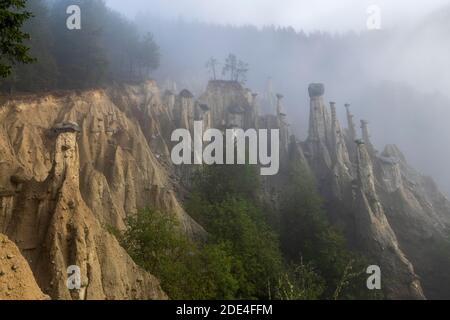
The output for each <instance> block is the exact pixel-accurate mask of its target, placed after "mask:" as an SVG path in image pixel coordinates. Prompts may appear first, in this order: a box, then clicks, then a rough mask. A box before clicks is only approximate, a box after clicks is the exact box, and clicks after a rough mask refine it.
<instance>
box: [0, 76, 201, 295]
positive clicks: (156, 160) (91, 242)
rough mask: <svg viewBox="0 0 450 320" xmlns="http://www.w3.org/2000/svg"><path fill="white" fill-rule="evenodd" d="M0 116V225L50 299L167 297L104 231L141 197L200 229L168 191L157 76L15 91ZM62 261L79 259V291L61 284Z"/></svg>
mask: <svg viewBox="0 0 450 320" xmlns="http://www.w3.org/2000/svg"><path fill="white" fill-rule="evenodd" d="M30 115H32V116H30ZM0 123H1V124H2V125H1V126H0V159H1V163H0V170H1V172H0V204H1V206H0V232H3V233H5V234H6V235H8V236H9V237H10V239H11V240H12V241H14V243H16V244H17V246H18V247H19V249H20V251H21V252H22V254H23V255H24V256H25V257H26V258H27V259H28V260H29V261H30V267H31V269H32V270H33V273H34V274H35V275H36V280H37V283H38V284H39V286H40V288H41V289H42V290H43V291H44V292H45V293H46V294H49V295H50V296H51V298H54V299H134V298H135V299H161V298H166V295H165V294H164V293H163V292H162V290H161V289H160V287H159V283H158V280H157V279H155V278H154V277H153V276H151V275H149V274H148V273H146V272H144V271H143V270H141V269H140V268H139V267H137V266H136V265H135V264H134V262H133V261H132V260H131V258H130V257H129V256H128V255H127V254H126V252H125V251H124V250H123V249H122V248H121V247H120V245H119V243H118V242H117V241H116V239H115V238H114V236H112V235H111V234H110V233H109V232H107V229H108V228H109V227H114V228H119V229H121V228H123V227H124V223H123V220H124V218H125V217H126V216H127V215H128V214H133V213H134V212H136V210H138V209H139V208H143V207H146V206H154V207H157V208H159V209H161V210H163V211H165V212H167V213H168V214H173V215H175V216H176V217H177V218H178V220H179V221H180V222H181V226H182V227H183V230H184V232H187V233H188V234H190V235H192V236H195V235H199V234H203V232H204V231H203V230H202V228H201V227H200V226H199V225H198V224H197V223H195V222H194V221H193V220H192V219H191V218H190V217H189V216H188V215H187V214H186V213H185V212H184V210H183V208H182V206H181V205H180V203H179V200H178V197H177V190H176V187H175V185H176V184H177V181H176V177H175V175H174V173H173V168H172V167H171V163H170V162H169V161H170V160H169V159H170V154H169V148H170V146H169V143H168V142H167V141H168V140H167V138H166V137H167V136H168V135H169V132H171V130H172V128H173V126H174V124H173V119H172V117H171V114H170V110H168V109H167V108H166V107H165V106H164V105H163V103H162V102H161V99H160V97H159V92H158V88H157V87H156V85H155V84H154V83H153V82H148V83H145V84H143V85H140V86H121V87H113V88H109V89H107V90H95V91H87V92H82V93H63V94H60V95H55V94H54V95H46V96H40V97H38V96H30V97H18V98H16V99H11V100H9V101H8V102H7V103H6V105H3V106H2V107H1V108H0ZM70 124H72V125H70ZM74 124H76V125H77V127H75V126H74ZM78 131H79V132H78ZM71 265H77V266H79V267H80V268H81V272H82V288H81V290H79V291H70V290H68V289H67V287H66V284H65V280H66V278H67V272H66V271H67V267H69V266H71Z"/></svg>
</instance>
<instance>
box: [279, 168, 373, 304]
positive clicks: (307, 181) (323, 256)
mask: <svg viewBox="0 0 450 320" xmlns="http://www.w3.org/2000/svg"><path fill="white" fill-rule="evenodd" d="M281 202H282V208H281V215H280V216H281V221H280V235H281V245H282V250H283V254H284V256H285V258H286V260H287V261H288V262H289V263H292V264H294V265H301V266H303V265H304V263H307V267H310V268H312V270H314V272H315V273H316V275H317V276H318V279H319V283H320V282H323V283H324V287H323V292H321V294H320V295H319V297H320V298H325V299H355V298H377V295H376V294H373V293H371V292H370V291H369V290H367V287H366V278H367V276H366V274H365V268H366V267H367V265H368V264H367V263H366V262H365V259H364V258H363V257H361V256H359V255H357V254H355V253H352V252H351V251H349V250H348V249H347V245H346V241H345V238H344V236H343V235H342V233H341V232H339V231H338V230H337V229H335V228H334V227H332V226H331V225H330V224H329V222H328V219H327V216H326V214H325V212H324V210H323V209H322V200H321V198H320V196H319V195H318V193H317V191H316V188H315V181H314V178H313V176H312V174H311V173H310V172H309V170H308V169H307V168H306V167H305V166H304V165H302V164H301V163H293V164H292V165H291V168H290V181H289V183H288V184H287V186H286V189H285V190H284V198H283V199H282V201H281ZM307 271H308V270H307ZM302 272H304V270H302ZM315 285H316V286H317V284H315ZM315 292H316V291H315Z"/></svg>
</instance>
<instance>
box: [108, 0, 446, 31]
mask: <svg viewBox="0 0 450 320" xmlns="http://www.w3.org/2000/svg"><path fill="white" fill-rule="evenodd" d="M105 1H106V3H108V5H109V6H111V7H112V8H115V9H117V10H119V11H121V12H122V13H124V14H125V15H127V16H129V17H130V18H133V17H134V16H136V14H138V13H139V12H150V13H152V14H156V15H158V16H163V17H167V18H178V17H183V18H184V19H188V20H190V19H192V20H199V21H204V22H211V23H219V24H233V25H242V24H253V25H257V26H263V25H270V24H274V25H281V26H292V27H294V28H295V29H297V30H300V29H302V30H305V31H307V32H308V31H314V30H322V31H332V32H342V31H348V30H355V31H358V30H362V29H364V28H365V27H366V20H367V13H366V10H367V8H368V7H369V5H373V4H375V5H378V6H379V7H380V9H381V13H382V27H385V28H386V27H391V26H395V25H399V24H400V25H401V24H409V23H411V22H417V21H418V20H419V19H421V18H422V17H424V16H425V15H426V14H428V13H430V12H432V11H434V10H436V9H438V8H439V7H440V6H442V5H445V4H449V3H450V0H339V1H337V0H278V1H275V0H239V1H234V0H127V1H124V0H105Z"/></svg>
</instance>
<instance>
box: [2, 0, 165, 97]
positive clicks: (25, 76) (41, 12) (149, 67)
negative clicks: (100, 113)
mask: <svg viewBox="0 0 450 320" xmlns="http://www.w3.org/2000/svg"><path fill="white" fill-rule="evenodd" d="M17 2H18V1H17ZM24 3H25V2H24ZM71 5H78V6H79V7H80V10H81V12H80V13H81V16H80V18H81V29H79V30H78V29H75V30H69V29H68V28H67V26H66V21H67V19H68V18H69V16H70V15H69V14H67V12H66V10H67V8H68V7H69V6H71ZM26 10H27V12H32V13H33V17H32V18H30V19H29V20H28V21H27V22H26V23H25V24H24V25H23V28H22V29H23V31H21V32H22V33H20V34H18V36H20V37H21V38H22V39H24V38H25V35H26V34H29V35H30V39H29V40H27V41H25V42H24V44H20V45H21V47H20V48H22V49H21V50H22V52H26V50H25V49H26V48H28V47H29V48H30V53H31V55H32V56H33V57H34V58H36V63H34V64H28V65H23V64H17V65H15V66H14V68H12V69H11V72H12V74H11V76H10V77H9V78H8V79H7V80H5V81H3V82H2V83H1V87H2V88H3V90H9V91H12V90H19V91H42V90H51V89H79V88H92V87H98V86H102V85H104V84H106V83H110V82H112V81H114V80H120V81H124V80H125V81H142V80H144V79H146V78H148V77H149V75H150V73H151V71H153V70H155V69H156V68H157V67H158V66H159V59H160V54H159V47H158V46H157V45H156V43H155V42H154V40H153V37H152V35H151V34H150V33H147V34H145V35H143V36H141V35H140V34H139V32H138V31H137V28H136V27H135V26H134V25H133V24H132V23H130V22H129V21H128V20H126V19H125V18H124V17H122V16H121V15H120V14H119V13H117V12H115V11H112V10H110V9H108V8H107V7H106V5H105V3H104V2H103V1H101V0H57V1H54V2H52V3H51V4H50V3H47V2H46V1H43V0H33V1H28V2H27V3H26ZM1 20H2V21H3V19H1ZM2 31H3V28H2ZM16 31H17V30H16ZM5 32H6V31H5ZM17 32H19V31H17ZM2 39H3V38H2ZM17 50H19V49H17ZM17 52H21V51H17ZM2 56H3V54H2ZM22 56H23V55H22ZM22 60H23V61H22ZM22 60H20V61H22V62H29V60H27V59H25V58H24V59H22ZM25 60H26V61H25Z"/></svg>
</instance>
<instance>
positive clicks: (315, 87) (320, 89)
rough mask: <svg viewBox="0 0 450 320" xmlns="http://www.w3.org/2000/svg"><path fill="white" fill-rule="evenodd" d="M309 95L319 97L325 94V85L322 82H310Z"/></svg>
mask: <svg viewBox="0 0 450 320" xmlns="http://www.w3.org/2000/svg"><path fill="white" fill-rule="evenodd" d="M308 92H309V97H310V98H314V97H321V96H323V95H324V94H325V86H324V85H323V83H311V84H310V85H309V88H308Z"/></svg>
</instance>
